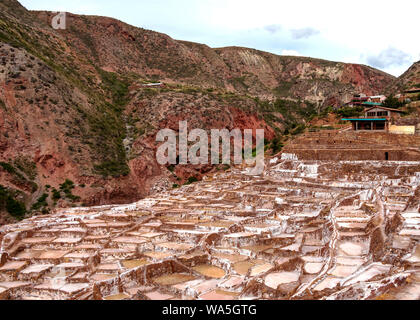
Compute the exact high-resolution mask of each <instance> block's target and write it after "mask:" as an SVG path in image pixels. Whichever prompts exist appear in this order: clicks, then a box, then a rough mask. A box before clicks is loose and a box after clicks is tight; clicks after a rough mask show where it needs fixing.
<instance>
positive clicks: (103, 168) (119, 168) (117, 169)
mask: <svg viewBox="0 0 420 320" xmlns="http://www.w3.org/2000/svg"><path fill="white" fill-rule="evenodd" d="M94 169H95V171H96V172H97V173H99V174H101V175H102V176H104V177H108V176H111V177H115V178H117V177H120V176H127V175H128V174H129V173H130V168H129V167H128V165H127V163H126V162H123V163H121V162H119V161H113V160H110V161H105V162H103V163H101V164H97V165H95V166H94Z"/></svg>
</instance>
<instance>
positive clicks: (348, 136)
mask: <svg viewBox="0 0 420 320" xmlns="http://www.w3.org/2000/svg"><path fill="white" fill-rule="evenodd" d="M283 152H285V153H289V154H295V155H297V156H298V158H299V159H302V160H334V161H345V160H390V161H418V160H420V137H419V136H414V135H397V134H391V133H384V132H353V131H350V132H338V131H330V132H318V133H307V134H305V135H303V136H301V137H298V138H296V139H294V140H293V141H291V142H290V143H289V144H287V145H286V146H285V148H284V149H283Z"/></svg>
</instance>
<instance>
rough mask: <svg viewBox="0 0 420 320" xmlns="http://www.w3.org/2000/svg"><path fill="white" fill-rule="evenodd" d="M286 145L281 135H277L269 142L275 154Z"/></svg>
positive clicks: (270, 148)
mask: <svg viewBox="0 0 420 320" xmlns="http://www.w3.org/2000/svg"><path fill="white" fill-rule="evenodd" d="M283 147H284V144H283V142H282V140H281V138H280V137H279V136H276V137H275V138H274V139H273V140H271V141H270V142H269V143H268V147H267V149H268V150H272V152H273V154H277V153H279V152H280V151H281V150H282V149H283Z"/></svg>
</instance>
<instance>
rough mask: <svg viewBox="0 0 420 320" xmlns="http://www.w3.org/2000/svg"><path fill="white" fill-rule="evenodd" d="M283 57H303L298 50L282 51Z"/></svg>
mask: <svg viewBox="0 0 420 320" xmlns="http://www.w3.org/2000/svg"><path fill="white" fill-rule="evenodd" d="M281 55H282V56H298V57H300V56H302V55H301V54H300V53H299V52H297V51H296V50H282V51H281Z"/></svg>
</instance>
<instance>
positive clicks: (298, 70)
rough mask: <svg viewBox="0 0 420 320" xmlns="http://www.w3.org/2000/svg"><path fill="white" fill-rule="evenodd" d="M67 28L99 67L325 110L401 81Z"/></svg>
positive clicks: (109, 23) (85, 20) (96, 24)
mask: <svg viewBox="0 0 420 320" xmlns="http://www.w3.org/2000/svg"><path fill="white" fill-rule="evenodd" d="M36 14H37V15H38V17H39V18H40V19H41V20H42V21H45V22H46V23H48V22H49V21H50V20H51V18H52V14H51V13H49V12H37V13H36ZM67 24H68V28H67V30H65V31H60V33H61V34H62V35H63V36H65V37H66V39H67V40H68V41H69V42H71V43H72V46H74V47H75V48H77V49H78V50H80V51H81V52H83V53H84V54H86V55H87V56H88V57H89V59H90V60H91V61H95V62H96V63H97V65H98V66H100V67H101V68H103V69H104V70H107V71H113V72H117V73H136V74H138V75H141V76H143V77H144V78H145V79H148V80H163V81H166V82H168V81H169V82H171V81H172V82H182V83H185V84H189V85H197V86H201V87H204V88H209V87H216V88H224V89H227V90H231V91H234V92H237V93H240V94H249V95H252V96H259V97H260V98H274V97H276V96H283V97H291V98H295V99H301V100H308V101H311V102H314V103H321V104H324V103H327V104H331V102H333V104H334V102H335V104H337V103H338V102H343V101H347V100H348V99H349V98H350V97H351V95H352V94H354V93H355V92H357V93H359V92H366V93H367V94H377V93H380V92H381V91H382V90H383V88H384V87H386V86H388V85H390V84H391V83H392V82H393V81H394V80H395V78H394V77H393V76H391V75H389V74H386V73H384V72H382V71H379V70H376V69H373V68H371V67H368V66H363V65H355V64H345V63H338V62H331V61H326V60H320V59H313V58H305V57H287V56H277V55H274V54H270V53H267V52H262V51H258V50H254V49H248V48H240V47H229V48H220V49H211V48H209V47H208V46H206V45H203V44H197V43H191V42H186V41H176V40H174V39H172V38H170V37H168V36H167V35H165V34H161V33H157V32H154V31H150V30H145V29H141V28H136V27H133V26H130V25H127V24H125V23H123V22H120V21H118V20H115V19H111V18H105V17H96V16H78V15H73V14H69V15H68V19H67Z"/></svg>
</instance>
